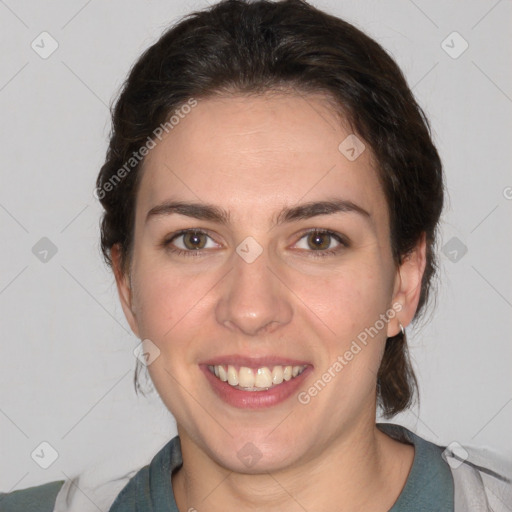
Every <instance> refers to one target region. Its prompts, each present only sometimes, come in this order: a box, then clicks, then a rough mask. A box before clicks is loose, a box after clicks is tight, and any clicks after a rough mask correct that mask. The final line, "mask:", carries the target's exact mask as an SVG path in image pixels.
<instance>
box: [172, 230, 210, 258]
mask: <svg viewBox="0 0 512 512" xmlns="http://www.w3.org/2000/svg"><path fill="white" fill-rule="evenodd" d="M180 239H181V240H180ZM207 239H210V240H212V238H211V237H210V236H209V235H208V233H206V232H205V231H202V230H200V229H183V230H181V231H179V232H178V233H175V234H174V235H172V237H171V238H169V239H167V240H165V241H164V242H163V245H164V246H165V247H166V248H167V249H168V250H169V251H170V252H173V253H176V254H179V255H180V256H200V255H201V253H202V249H214V248H215V247H216V245H215V243H213V244H210V245H209V246H208V240H207ZM176 241H178V242H176Z"/></svg>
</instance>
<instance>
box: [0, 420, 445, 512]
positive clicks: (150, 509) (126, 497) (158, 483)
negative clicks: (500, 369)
mask: <svg viewBox="0 0 512 512" xmlns="http://www.w3.org/2000/svg"><path fill="white" fill-rule="evenodd" d="M377 426H378V427H379V429H380V430H382V431H383V432H385V433H386V434H388V435H389V436H391V437H393V438H395V439H397V440H399V441H402V442H406V443H409V444H412V445H414V448H415V454H414V461H413V465H412V468H411V471H410V473H409V476H408V478H407V481H406V484H405V486H404V488H403V489H402V492H401V493H400V496H399V497H398V499H397V501H396V502H395V504H394V505H393V507H392V508H391V510H390V511H389V512H411V511H414V512H440V511H442V512H453V507H454V504H453V496H454V488H453V478H452V475H451V471H450V467H449V466H448V464H447V463H446V462H445V461H444V460H443V458H442V457H441V454H442V451H443V449H442V448H441V447H439V446H437V445H435V444H433V443H430V442H429V441H426V440H424V439H422V438H421V437H419V436H417V435H416V434H414V433H413V432H411V431H409V430H407V429H406V428H404V427H402V426H399V425H392V424H385V423H379V424H377ZM181 464H182V458H181V447H180V440H179V437H178V436H176V437H174V438H173V439H171V440H170V441H169V442H168V443H167V444H166V445H165V446H164V447H163V448H162V449H161V450H160V451H159V452H158V453H157V454H156V455H155V456H154V457H153V459H152V461H151V463H150V464H149V465H147V466H145V467H143V468H142V469H140V470H139V471H138V472H137V473H136V474H135V476H134V477H133V478H131V480H130V481H129V482H128V483H127V484H126V486H125V487H124V488H123V490H122V491H121V492H120V493H119V494H118V496H117V498H116V499H115V501H114V503H113V504H112V506H111V508H110V511H109V512H179V511H178V508H177V506H176V501H175V499H174V493H173V490H172V486H171V479H170V475H171V473H172V472H173V471H174V470H177V469H178V468H179V467H180V466H181ZM61 485H62V482H52V483H50V484H47V485H43V486H38V487H32V488H30V489H23V490H21V491H15V492H12V493H9V494H4V495H2V494H0V511H1V512H32V511H34V512H35V511H37V512H51V511H52V510H53V504H54V503H55V498H56V496H57V493H58V491H59V489H60V486H61ZM34 504H38V507H36V508H34ZM30 507H32V508H30Z"/></svg>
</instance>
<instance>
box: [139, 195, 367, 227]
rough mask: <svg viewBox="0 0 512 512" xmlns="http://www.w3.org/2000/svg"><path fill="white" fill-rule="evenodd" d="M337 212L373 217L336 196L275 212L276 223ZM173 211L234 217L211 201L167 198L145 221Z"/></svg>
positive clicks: (207, 217) (221, 220)
mask: <svg viewBox="0 0 512 512" xmlns="http://www.w3.org/2000/svg"><path fill="white" fill-rule="evenodd" d="M335 213H356V214H358V215H360V216H361V217H363V218H364V219H366V220H367V221H370V220H371V215H370V213H369V212H368V211H366V210H365V209H364V208H362V207H361V206H359V205H357V204H355V203H353V202H352V201H349V200H346V199H339V198H334V199H328V200H325V201H311V202H308V203H303V204H300V205H298V206H292V207H284V208H282V209H281V210H280V211H279V212H278V213H277V216H275V220H274V225H281V224H285V223H290V222H294V221H298V220H304V219H310V218H312V217H317V216H319V215H333V214H335ZM172 214H179V215H185V216H187V217H192V218H194V219H199V220H209V221H212V222H216V223H218V224H224V225H229V224H230V221H231V218H230V214H229V212H228V211H226V210H224V209H223V208H220V207H218V206H215V205H212V204H207V203H190V202H184V201H165V202H163V203H161V204H159V205H157V206H154V207H153V208H151V210H149V212H148V213H147V215H146V222H148V221H149V220H150V219H151V218H155V217H158V216H165V215H172Z"/></svg>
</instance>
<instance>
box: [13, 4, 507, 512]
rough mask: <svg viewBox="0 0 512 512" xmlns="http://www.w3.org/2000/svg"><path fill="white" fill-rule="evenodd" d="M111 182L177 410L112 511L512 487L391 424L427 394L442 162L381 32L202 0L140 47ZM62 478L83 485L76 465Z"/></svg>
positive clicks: (461, 494)
mask: <svg viewBox="0 0 512 512" xmlns="http://www.w3.org/2000/svg"><path fill="white" fill-rule="evenodd" d="M96 195H97V197H98V198H99V200H100V201H101V204H102V205H103V207H104V209H105V213H104V217H103V221H102V233H101V237H102V238H101V239H102V248H103V251H104V255H105V257H106V260H107V262H108V263H109V264H110V265H111V266H112V269H113V272H114V275H115V278H116V283H117V287H118V291H119V297H120V300H121V304H122V307H123V310H124V313H125V316H126V318H127V320H128V322H129V324H130V327H131V329H132V330H133V332H134V333H135V335H136V336H137V337H138V338H139V339H141V340H143V342H142V349H143V350H142V353H143V359H144V360H145V362H146V365H147V368H148V371H149V374H150V376H151V379H152V381H153V383H154V385H155V388H156V390H157V391H158V393H159V395H160V396H161V398H162V400H163V402H164V403H165V405H166V406H167V407H168V409H169V410H170V411H171V412H172V414H173V415H174V417H175V418H176V422H177V427H178V436H177V437H175V438H174V439H172V440H171V441H170V442H169V443H168V444H167V445H166V446H165V447H164V448H162V450H161V451H160V452H159V453H158V454H156V455H155V457H154V459H153V461H152V462H151V464H150V465H149V466H147V467H145V468H142V469H140V470H139V471H137V472H136V474H134V475H133V474H130V477H129V478H125V479H124V480H122V483H123V486H122V490H121V489H119V488H115V487H111V488H110V490H108V486H106V488H107V490H106V491H105V495H108V499H107V500H106V501H107V502H108V504H109V510H110V511H112V512H125V511H135V510H137V511H142V510H144V511H150V510H154V511H176V510H179V511H193V510H198V511H201V510H207V511H210V512H211V511H217V510H225V509H226V508H230V509H236V510H266V511H274V510H275V511H283V510H284V511H295V510H297V511H298V510H311V511H312V510H329V511H340V510H343V511H352V510H372V511H383V512H384V511H393V512H399V511H405V510H414V511H434V510H436V511H437V510H443V511H450V510H457V511H461V510H491V507H492V510H506V507H507V506H509V505H510V503H512V501H510V485H509V482H508V483H507V477H506V476H504V474H503V472H504V471H505V470H504V469H503V470H501V468H500V471H495V470H494V469H488V468H484V467H481V466H479V465H476V464H475V462H473V461H471V457H469V458H468V457H467V456H466V455H464V456H462V457H461V454H460V453H453V451H451V450H444V448H442V447H438V446H436V445H434V444H432V443H430V442H428V441H426V440H423V439H422V438H420V437H419V436H417V435H415V434H414V433H412V432H410V431H408V430H407V429H405V428H403V427H400V426H398V425H388V424H387V425H385V424H377V423H376V412H377V408H380V410H381V411H382V413H383V414H384V416H386V417H388V418H390V417H392V416H393V415H395V414H397V413H398V412H400V411H403V410H406V409H407V407H408V406H409V405H410V404H411V403H412V401H413V399H414V395H415V378H414V373H413V371H412V368H411V366H410V363H409V360H408V357H407V344H406V336H405V330H404V328H405V327H406V326H407V325H409V324H410V323H411V322H412V321H413V320H414V319H416V318H418V316H419V315H420V313H421V312H422V311H423V309H424V308H425V306H426V304H427V302H428V298H429V291H430V286H431V282H432V278H433V276H434V274H435V268H436V257H435V252H434V248H435V244H436V235H437V228H438V222H439V218H440V214H441V211H442V207H443V174H442V165H441V161H440V159H439V155H438V153H437V150H436V148H435V147H434V145H433V143H432V140H431V137H430V133H429V127H428V122H427V120H426V118H425V116H424V114H423V112H422V110H421V108H420V107H419V106H418V105H417V103H416V101H415V100H414V98H413V96H412V94H411V91H410V90H409V88H408V86H407V84H406V81H405V79H404V77H403V75H402V73H401V71H400V70H399V68H398V67H397V65H396V64H395V63H394V61H393V60H392V59H391V58H390V57H389V55H388V54H387V53H386V52H385V51H384V50H383V49H382V48H381V47H380V46H379V45H378V44H377V43H376V42H375V41H373V40H371V39H370V38H368V37H367V36H366V35H364V34H363V33H362V32H360V31H359V30H357V29H356V28H355V27H353V26H352V25H350V24H348V23H346V22H344V21H342V20H340V19H339V18H335V17H333V16H330V15H328V14H325V13H323V12H321V11H319V10H317V9H315V8H314V7H312V6H310V5H308V4H307V3H305V2H303V1H301V0H286V1H283V2H277V3H272V2H267V1H257V2H253V3H246V2H242V1H238V0H231V1H224V2H220V3H218V4H216V5H214V6H212V7H211V8H209V9H207V10H204V11H201V12H198V13H194V14H193V15H190V16H189V17H187V18H186V19H184V20H183V21H181V22H180V23H179V24H178V25H177V26H175V27H174V28H172V29H170V30H169V31H168V32H167V33H166V34H164V35H163V36H162V37H161V38H160V40H159V41H158V42H157V43H156V44H154V45H153V46H152V47H151V48H150V49H149V50H147V51H146V52H145V53H144V54H143V55H142V57H141V58H140V59H139V61H138V62H137V63H136V65H135V66H134V68H133V69H132V71H131V73H130V76H129V78H128V80H127V82H126V84H125V87H124V89H123V92H122V94H121V96H120V98H119V100H118V102H117V105H116V108H115V111H114V113H113V131H112V135H111V140H110V146H109V150H108V153H107V158H106V162H105V164H104V166H103V167H102V169H101V171H100V174H99V176H98V180H97V189H96ZM114 488H115V489H116V492H115V493H113V492H112V489H114ZM47 491H48V492H47ZM119 491H120V492H119ZM22 492H23V491H22ZM29 492H31V493H32V494H31V495H30V499H32V498H33V497H34V496H35V497H36V498H35V499H37V500H41V496H42V494H43V488H40V489H39V490H37V489H36V490H34V489H33V490H28V492H27V491H25V497H27V496H29ZM44 492H45V493H46V492H47V494H48V495H49V496H46V498H45V499H46V500H47V501H48V503H49V504H51V506H52V507H53V505H55V510H65V509H66V503H68V505H69V502H67V501H66V496H67V494H66V493H68V492H69V486H68V488H67V489H66V488H65V486H64V487H61V486H60V483H55V485H54V486H51V487H46V488H45V489H44ZM507 493H508V494H507ZM14 494H16V493H13V496H11V498H9V496H7V498H6V500H5V502H7V503H8V500H9V499H12V498H14ZM22 499H23V496H20V495H18V496H17V500H18V506H19V503H20V500H22ZM27 499H28V498H27ZM12 501H13V502H14V501H15V500H14V499H12ZM39 502H40V503H41V501H39ZM500 507H501V508H500ZM12 510H15V509H14V508H13V509H12ZM24 510H27V508H25V509H24ZM49 510H51V508H49Z"/></svg>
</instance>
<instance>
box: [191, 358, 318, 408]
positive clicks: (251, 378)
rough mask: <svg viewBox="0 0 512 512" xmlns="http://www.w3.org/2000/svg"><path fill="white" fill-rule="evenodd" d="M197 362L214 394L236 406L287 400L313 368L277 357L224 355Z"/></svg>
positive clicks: (259, 405) (299, 362)
mask: <svg viewBox="0 0 512 512" xmlns="http://www.w3.org/2000/svg"><path fill="white" fill-rule="evenodd" d="M199 366H200V369H201V370H202V371H203V374H204V375H205V377H206V380H207V381H208V383H209V385H210V389H212V391H213V392H214V394H215V395H216V396H217V397H218V398H220V399H221V400H222V402H224V403H225V404H227V405H229V406H232V407H236V408H240V409H261V408H265V407H271V406H275V405H277V404H279V403H281V402H284V401H285V400H288V399H289V398H290V397H292V396H295V395H296V394H297V393H298V391H299V387H300V386H302V385H303V384H304V381H305V379H306V378H307V376H308V375H309V374H310V373H311V372H312V371H313V366H312V365H311V364H309V363H306V362H304V361H296V360H295V361H293V360H288V359H281V358H277V357H267V358H254V357H252V358H251V357H249V358H247V357H240V356H226V357H223V358H217V359H215V360H210V361H205V362H204V363H201V364H200V365H199Z"/></svg>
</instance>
